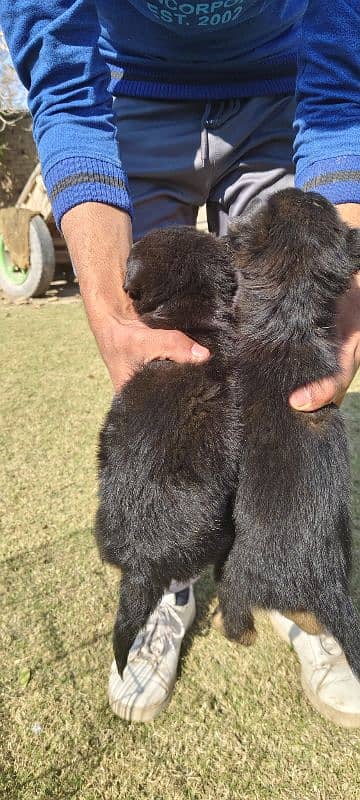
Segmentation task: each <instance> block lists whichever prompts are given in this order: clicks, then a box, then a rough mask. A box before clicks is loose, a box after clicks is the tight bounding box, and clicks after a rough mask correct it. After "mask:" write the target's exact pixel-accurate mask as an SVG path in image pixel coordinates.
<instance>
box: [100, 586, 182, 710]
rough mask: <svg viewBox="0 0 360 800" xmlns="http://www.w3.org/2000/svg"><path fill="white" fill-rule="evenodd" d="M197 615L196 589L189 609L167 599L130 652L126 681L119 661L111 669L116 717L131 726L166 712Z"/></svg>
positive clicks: (173, 598)
mask: <svg viewBox="0 0 360 800" xmlns="http://www.w3.org/2000/svg"><path fill="white" fill-rule="evenodd" d="M195 615H196V605H195V597H194V590H193V588H192V586H189V598H188V602H187V603H186V605H176V595H175V594H173V593H170V592H168V593H167V594H165V595H164V597H163V598H162V600H161V602H160V603H159V605H158V606H157V607H156V609H155V611H153V613H152V614H151V616H150V617H149V619H148V622H147V624H146V626H145V628H143V629H142V631H140V633H139V634H138V636H137V637H136V639H135V642H134V644H133V645H132V647H131V649H130V653H129V657H128V662H127V665H126V667H125V669H124V673H123V679H122V680H121V678H120V676H119V673H118V671H117V668H116V663H115V661H113V663H112V665H111V670H110V677H109V690H108V692H109V702H110V706H111V708H112V710H113V712H114V714H117V716H118V717H121V718H122V719H126V720H128V721H131V722H149V721H150V720H152V719H155V717H157V716H158V715H159V714H160V712H161V711H163V710H164V708H166V706H167V705H168V703H169V702H170V698H171V695H172V691H173V688H174V684H175V680H176V671H177V664H178V660H179V655H180V648H181V643H182V640H183V638H184V635H185V633H186V631H187V630H188V628H190V626H191V625H192V623H193V622H194V619H195Z"/></svg>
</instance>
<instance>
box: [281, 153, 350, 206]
mask: <svg viewBox="0 0 360 800" xmlns="http://www.w3.org/2000/svg"><path fill="white" fill-rule="evenodd" d="M295 186H297V187H298V188H299V189H303V191H304V192H310V191H312V192H319V194H322V195H323V196H324V197H326V198H327V200H330V201H331V202H332V203H360V155H350V156H337V157H336V158H326V159H322V160H321V161H317V162H315V163H314V164H311V165H310V166H309V167H306V168H305V169H303V170H301V172H298V173H297V174H296V177H295Z"/></svg>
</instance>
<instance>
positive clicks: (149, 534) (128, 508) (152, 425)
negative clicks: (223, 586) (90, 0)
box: [96, 228, 238, 675]
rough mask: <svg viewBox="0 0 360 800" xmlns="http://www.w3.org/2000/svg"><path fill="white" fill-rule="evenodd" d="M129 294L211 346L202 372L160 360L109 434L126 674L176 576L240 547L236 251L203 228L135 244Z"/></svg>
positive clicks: (104, 491)
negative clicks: (235, 517) (235, 511)
mask: <svg viewBox="0 0 360 800" xmlns="http://www.w3.org/2000/svg"><path fill="white" fill-rule="evenodd" d="M124 286H125V289H126V290H127V291H128V293H129V296H130V297H131V298H132V299H133V301H134V305H135V308H136V309H137V311H138V313H139V314H140V315H141V316H142V318H143V319H144V320H145V321H146V323H147V324H148V325H149V326H151V327H159V328H169V329H173V328H179V329H181V330H182V331H184V332H186V333H188V334H189V335H190V336H191V337H193V338H194V339H195V340H196V341H197V342H199V343H200V344H203V345H205V346H208V347H209V349H210V351H211V354H212V357H211V359H210V360H209V361H208V362H206V363H204V364H201V365H200V364H199V365H193V364H192V365H189V364H188V365H178V364H174V363H172V362H166V361H158V362H152V363H150V364H148V365H146V366H145V367H143V368H142V369H140V370H139V371H138V372H137V373H136V374H135V375H134V377H133V378H132V379H131V380H130V381H129V382H128V383H127V385H126V386H125V387H124V389H123V390H122V392H121V393H120V394H118V395H117V396H116V397H115V398H114V401H113V404H112V408H111V410H110V412H109V414H108V416H107V419H106V422H105V425H104V427H103V430H102V433H101V436H100V451H99V471H100V505H99V509H98V514H97V520H96V536H97V542H98V546H99V550H100V554H101V556H102V558H103V559H105V560H106V561H108V562H110V563H112V564H115V565H117V566H118V567H120V568H121V571H122V580H121V585H120V601H119V608H118V612H117V617H116V623H115V628H114V637H113V644H114V652H115V658H116V663H117V667H118V670H119V673H120V675H122V672H123V669H124V667H125V665H126V661H127V656H128V652H129V648H130V647H131V644H132V643H133V641H134V639H135V637H136V634H137V633H138V631H139V629H140V628H141V627H143V625H144V624H145V623H146V620H147V617H148V616H149V614H150V613H151V612H152V611H153V609H154V607H155V606H156V604H157V602H158V601H159V599H160V598H161V596H162V594H163V592H164V590H165V589H166V588H167V587H168V586H169V584H170V581H171V580H172V579H177V580H180V581H187V580H188V579H190V578H191V577H192V576H194V575H196V574H197V573H198V572H199V571H200V570H201V569H203V568H204V567H206V566H207V565H208V564H215V565H217V570H218V572H219V573H220V570H221V566H222V564H223V561H224V559H225V557H226V555H227V553H228V551H229V549H230V547H231V545H232V543H233V535H234V531H233V523H232V514H231V511H232V499H233V493H234V491H235V488H236V480H237V470H238V466H237V455H238V446H237V438H238V412H237V410H236V394H235V388H236V386H235V381H234V361H236V353H235V337H234V313H233V311H232V304H233V298H234V295H235V291H236V288H237V283H236V280H235V269H234V267H232V266H231V265H230V259H229V255H228V249H227V245H226V244H224V243H221V242H220V241H218V240H216V239H215V238H213V237H212V236H210V234H206V233H201V232H199V231H197V230H194V229H193V228H171V229H167V230H161V231H155V232H152V233H150V234H148V235H147V236H145V237H144V239H142V240H141V241H140V242H138V243H137V244H135V245H134V247H133V250H132V253H131V256H130V258H129V261H128V265H127V274H126V279H125V284H124Z"/></svg>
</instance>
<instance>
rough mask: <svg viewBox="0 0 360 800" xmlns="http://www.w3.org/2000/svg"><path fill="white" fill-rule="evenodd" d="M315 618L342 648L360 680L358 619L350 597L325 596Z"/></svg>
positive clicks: (359, 630)
mask: <svg viewBox="0 0 360 800" xmlns="http://www.w3.org/2000/svg"><path fill="white" fill-rule="evenodd" d="M317 617H318V619H319V621H320V622H321V623H322V624H323V625H324V627H325V628H326V629H327V630H328V631H329V633H331V634H332V636H334V638H335V639H336V640H337V641H338V643H339V644H340V646H341V647H342V649H343V651H344V653H345V656H346V659H347V662H348V664H349V666H350V668H351V669H352V671H353V673H354V675H355V676H356V677H357V678H358V680H360V618H359V615H358V613H357V611H356V609H355V606H354V603H353V601H352V600H351V597H350V596H349V595H346V594H343V593H341V594H339V595H337V596H335V597H334V595H329V596H327V597H326V598H325V599H324V601H322V603H321V608H319V609H318V612H317Z"/></svg>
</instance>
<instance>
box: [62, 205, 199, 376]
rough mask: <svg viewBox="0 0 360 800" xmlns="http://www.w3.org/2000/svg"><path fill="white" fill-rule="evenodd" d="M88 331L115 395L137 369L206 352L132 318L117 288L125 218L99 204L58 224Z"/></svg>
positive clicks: (127, 238)
mask: <svg viewBox="0 0 360 800" xmlns="http://www.w3.org/2000/svg"><path fill="white" fill-rule="evenodd" d="M61 227H62V231H63V233H64V236H65V238H66V242H67V245H68V248H69V252H70V255H71V259H72V262H73V264H74V267H75V269H76V272H77V276H78V279H79V284H80V290H81V295H82V298H83V301H84V305H85V308H86V313H87V316H88V319H89V323H90V327H91V329H92V331H93V333H94V336H95V338H96V341H97V344H98V347H99V350H100V353H101V355H102V357H103V359H104V361H105V364H106V366H107V368H108V370H109V373H110V377H111V380H112V382H113V385H114V389H115V391H119V390H120V389H121V387H122V386H123V384H124V383H125V382H126V381H127V380H128V379H129V378H130V377H131V375H132V374H133V372H134V370H135V369H136V367H137V366H139V365H140V364H144V363H147V362H148V361H152V360H154V359H164V358H168V359H171V360H172V361H177V362H178V363H185V362H195V363H199V362H201V361H204V360H206V359H207V358H208V357H209V351H208V350H207V349H206V348H205V347H201V345H199V344H197V343H196V342H194V341H193V340H192V339H189V337H188V336H185V334H183V333H180V332H179V331H169V330H153V329H152V328H148V327H147V326H146V325H144V323H143V322H141V320H140V319H139V318H138V317H137V315H136V313H135V311H134V309H133V307H132V304H131V301H130V300H129V298H128V297H127V295H126V294H125V292H124V290H123V288H122V286H123V279H124V274H125V267H126V259H127V257H128V255H129V252H130V249H131V223H130V217H129V216H128V214H127V213H126V212H124V211H121V210H119V209H118V208H114V207H112V206H107V205H104V204H102V203H83V204H82V205H79V206H76V207H75V208H73V209H71V211H68V212H67V213H66V214H65V215H64V217H63V219H62V226H61Z"/></svg>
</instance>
